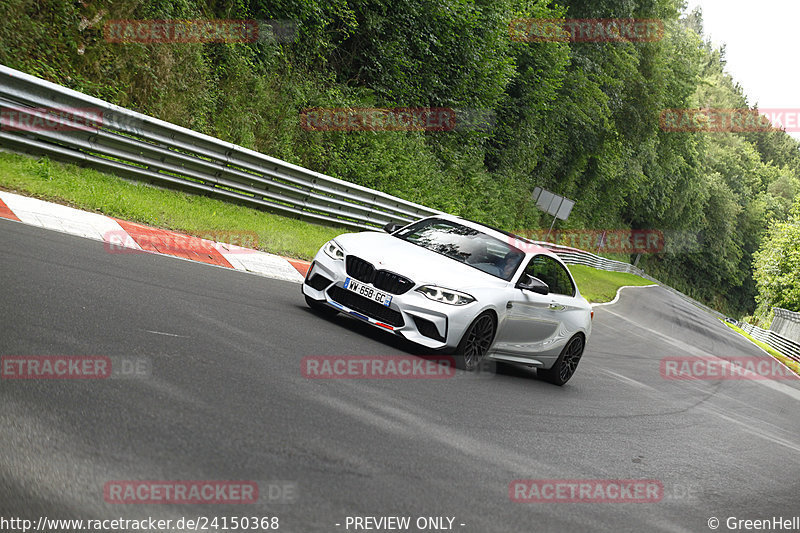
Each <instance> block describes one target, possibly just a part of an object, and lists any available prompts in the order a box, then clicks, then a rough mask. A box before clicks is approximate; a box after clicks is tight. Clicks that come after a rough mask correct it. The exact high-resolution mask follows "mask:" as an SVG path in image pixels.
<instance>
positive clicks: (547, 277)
mask: <svg viewBox="0 0 800 533" xmlns="http://www.w3.org/2000/svg"><path fill="white" fill-rule="evenodd" d="M523 273H524V274H527V275H529V276H532V277H535V278H538V279H540V280H542V281H544V282H545V283H547V285H548V287H549V288H550V294H547V295H541V294H537V293H534V292H532V291H529V290H523V289H516V288H515V289H513V290H512V291H511V293H510V294H511V297H510V298H509V300H508V302H507V303H506V317H505V319H504V321H503V323H502V324H501V326H500V329H499V330H498V339H497V341H496V343H495V350H496V351H497V352H502V353H506V354H519V355H522V354H526V353H531V352H547V351H548V348H549V346H550V345H553V344H555V343H556V341H558V340H559V339H560V338H561V337H563V335H564V330H565V328H564V319H565V316H566V313H568V312H569V311H570V310H571V309H572V300H573V299H574V298H573V296H574V294H575V287H574V286H573V285H572V280H571V278H570V276H569V274H568V273H567V272H566V271H565V270H564V267H563V266H561V264H559V263H558V261H556V260H555V259H553V258H552V257H549V256H546V255H535V256H533V257H532V258H531V259H530V261H529V262H528V265H527V266H526V267H525V269H524V270H523ZM515 281H516V280H515ZM554 349H556V348H554Z"/></svg>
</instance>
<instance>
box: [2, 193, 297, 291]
mask: <svg viewBox="0 0 800 533" xmlns="http://www.w3.org/2000/svg"><path fill="white" fill-rule="evenodd" d="M0 218H6V219H10V220H16V221H18V222H22V223H24V224H30V225H32V226H39V227H41V228H45V229H51V230H55V231H60V232H63V233H68V234H70V235H77V236H79V237H86V238H87V239H94V240H96V241H102V242H104V243H105V244H106V250H107V251H108V252H109V253H137V252H139V253H156V254H161V255H168V256H171V257H178V258H181V259H186V260H189V261H199V262H202V263H207V264H211V265H216V266H220V267H225V268H232V269H235V270H242V271H245V272H251V273H253V274H259V275H262V276H266V277H269V278H274V279H281V280H285V281H293V282H296V283H302V282H303V278H304V277H305V275H306V272H307V271H308V267H309V263H308V262H307V261H300V260H297V259H289V258H286V257H281V256H278V255H273V254H268V253H266V252H260V251H258V250H252V249H250V248H244V247H241V246H235V245H232V244H225V243H220V242H214V241H211V240H208V239H201V238H199V237H194V236H191V235H186V234H184V233H178V232H175V231H170V230H164V229H158V228H153V227H150V226H145V225H143V224H137V223H135V222H128V221H125V220H120V219H116V218H112V217H107V216H105V215H100V214H97V213H89V212H87V211H81V210H80V209H74V208H72V207H67V206H64V205H60V204H54V203H52V202H45V201H43V200H39V199H36V198H30V197H28V196H21V195H19V194H13V193H10V192H5V191H0Z"/></svg>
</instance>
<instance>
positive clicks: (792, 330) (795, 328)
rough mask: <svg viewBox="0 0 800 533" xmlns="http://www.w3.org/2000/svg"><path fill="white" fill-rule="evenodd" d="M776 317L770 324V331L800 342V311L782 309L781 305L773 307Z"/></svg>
mask: <svg viewBox="0 0 800 533" xmlns="http://www.w3.org/2000/svg"><path fill="white" fill-rule="evenodd" d="M773 310H774V311H775V317H774V318H773V319H772V324H770V326H769V329H770V331H774V332H775V333H777V334H779V335H781V336H783V337H786V338H787V339H791V340H792V341H794V342H800V313H795V312H794V311H789V310H787V309H781V308H780V307H773Z"/></svg>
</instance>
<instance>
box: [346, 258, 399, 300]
mask: <svg viewBox="0 0 800 533" xmlns="http://www.w3.org/2000/svg"><path fill="white" fill-rule="evenodd" d="M345 269H346V270H347V275H348V276H350V277H351V278H355V279H357V280H358V281H363V282H364V283H371V284H372V285H375V287H377V288H378V289H380V290H382V291H386V292H388V293H390V294H405V293H406V292H408V291H409V290H411V287H413V286H414V282H413V281H411V280H410V279H408V278H405V277H403V276H401V275H400V274H395V273H394V272H389V271H388V270H375V267H374V266H372V263H370V262H369V261H364V260H363V259H361V258H360V257H356V256H354V255H348V256H347V259H346V260H345Z"/></svg>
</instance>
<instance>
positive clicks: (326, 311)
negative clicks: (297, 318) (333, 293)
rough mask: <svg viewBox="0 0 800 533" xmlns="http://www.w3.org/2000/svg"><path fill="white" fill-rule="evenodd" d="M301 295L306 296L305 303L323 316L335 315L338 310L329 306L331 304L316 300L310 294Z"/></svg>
mask: <svg viewBox="0 0 800 533" xmlns="http://www.w3.org/2000/svg"><path fill="white" fill-rule="evenodd" d="M303 296H305V297H306V304H307V305H308V306H309V307H310V308H311V310H312V311H314V312H315V313H318V314H320V315H323V316H335V315H338V314H339V311H337V310H336V309H334V308H333V307H331V306H329V305H327V304H324V303H322V302H320V301H317V300H315V299H314V298H312V297H310V296H306V295H305V294H304V295H303Z"/></svg>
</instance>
